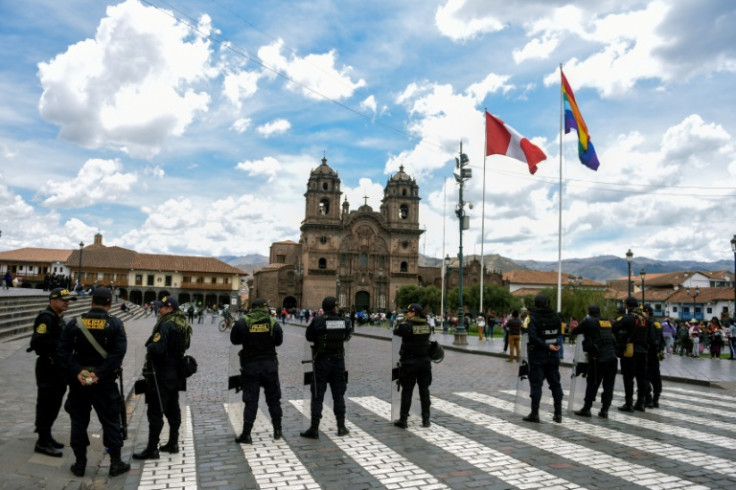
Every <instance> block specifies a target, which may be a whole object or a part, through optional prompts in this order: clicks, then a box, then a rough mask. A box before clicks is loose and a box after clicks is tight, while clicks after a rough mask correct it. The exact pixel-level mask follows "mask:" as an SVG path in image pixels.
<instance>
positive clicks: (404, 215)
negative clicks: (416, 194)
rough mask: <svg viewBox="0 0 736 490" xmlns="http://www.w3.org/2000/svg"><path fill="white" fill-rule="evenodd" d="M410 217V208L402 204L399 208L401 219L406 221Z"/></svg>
mask: <svg viewBox="0 0 736 490" xmlns="http://www.w3.org/2000/svg"><path fill="white" fill-rule="evenodd" d="M408 217H409V206H407V205H406V204H402V205H401V206H399V219H406V218H408Z"/></svg>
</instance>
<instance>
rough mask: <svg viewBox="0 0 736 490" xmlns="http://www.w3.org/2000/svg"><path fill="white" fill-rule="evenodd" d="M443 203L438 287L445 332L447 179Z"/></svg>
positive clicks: (445, 330)
mask: <svg viewBox="0 0 736 490" xmlns="http://www.w3.org/2000/svg"><path fill="white" fill-rule="evenodd" d="M444 187H445V189H444V190H445V203H444V205H443V207H442V256H441V257H440V264H441V266H442V287H441V288H440V310H441V312H440V318H442V333H447V319H446V318H445V281H446V280H447V278H446V277H445V274H446V272H447V264H445V216H446V214H447V180H445V185H444Z"/></svg>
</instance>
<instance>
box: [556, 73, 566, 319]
mask: <svg viewBox="0 0 736 490" xmlns="http://www.w3.org/2000/svg"><path fill="white" fill-rule="evenodd" d="M564 104H565V101H564V96H563V95H562V63H560V207H559V211H558V213H557V218H558V223H557V312H558V313H559V312H562V132H563V131H564V129H563V127H564V126H563V124H564V117H565V108H564Z"/></svg>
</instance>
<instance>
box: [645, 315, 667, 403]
mask: <svg viewBox="0 0 736 490" xmlns="http://www.w3.org/2000/svg"><path fill="white" fill-rule="evenodd" d="M644 313H645V314H646V316H647V321H648V322H649V330H650V339H652V342H651V344H650V346H649V352H648V353H647V379H648V380H649V386H647V396H646V399H645V401H644V406H645V407H646V408H659V395H660V394H661V393H662V374H661V373H660V371H659V361H660V359H664V349H665V341H664V335H663V332H662V324H661V323H659V322H657V321H654V309H652V305H645V306H644Z"/></svg>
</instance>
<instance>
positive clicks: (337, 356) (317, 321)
mask: <svg viewBox="0 0 736 490" xmlns="http://www.w3.org/2000/svg"><path fill="white" fill-rule="evenodd" d="M348 322H349V321H348V320H345V318H344V317H342V316H341V315H340V314H339V313H337V312H335V311H327V312H325V314H324V315H321V316H318V317H316V318H314V319H313V320H312V322H311V323H310V324H309V326H308V327H307V341H309V342H313V343H314V345H313V346H312V349H313V350H312V353H313V361H314V383H312V425H313V426H318V425H319V421H320V419H321V418H322V402H323V401H324V398H325V391H327V384H328V383H329V385H330V391H331V392H332V402H333V409H334V411H335V418H337V421H338V425H344V422H345V398H344V396H345V390H346V389H347V385H348V383H347V379H346V376H345V342H346V341H347V340H349V339H350V335H351V329H350V324H349V323H348Z"/></svg>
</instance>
